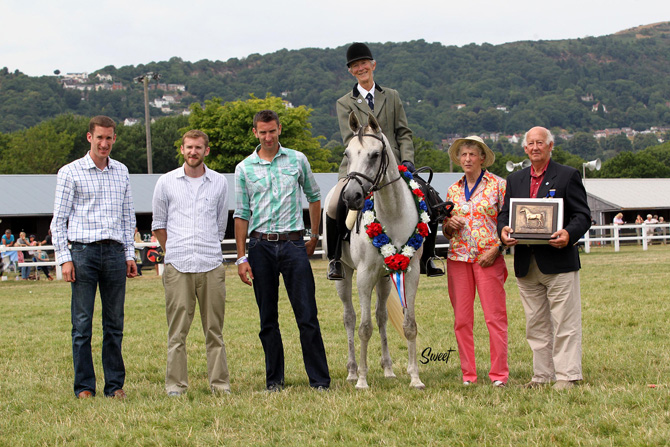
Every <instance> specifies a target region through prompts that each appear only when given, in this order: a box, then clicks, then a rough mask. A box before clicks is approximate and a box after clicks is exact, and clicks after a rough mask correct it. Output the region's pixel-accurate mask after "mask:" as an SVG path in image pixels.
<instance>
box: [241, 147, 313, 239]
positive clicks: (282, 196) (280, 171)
mask: <svg viewBox="0 0 670 447" xmlns="http://www.w3.org/2000/svg"><path fill="white" fill-rule="evenodd" d="M259 148H260V145H259V146H257V147H256V150H255V151H254V153H253V154H251V155H249V156H248V157H247V158H245V159H244V160H242V162H240V163H239V164H238V165H237V166H236V167H235V202H236V205H235V213H234V214H233V217H235V218H240V219H244V220H247V221H249V232H251V231H259V232H261V233H288V232H289V231H299V230H302V229H304V228H305V224H304V222H303V214H302V198H301V195H300V192H301V191H300V190H301V189H302V190H303V191H304V193H305V197H307V201H308V202H310V203H312V202H316V201H317V200H321V190H320V189H319V185H318V184H317V183H316V180H315V179H314V175H313V174H312V168H311V167H310V166H309V161H307V157H305V154H303V153H302V152H298V151H294V150H293V149H288V148H285V147H282V146H281V145H280V146H279V152H277V155H275V157H274V158H273V159H272V161H271V162H268V161H265V160H263V159H262V158H261V157H259V156H258V150H259Z"/></svg>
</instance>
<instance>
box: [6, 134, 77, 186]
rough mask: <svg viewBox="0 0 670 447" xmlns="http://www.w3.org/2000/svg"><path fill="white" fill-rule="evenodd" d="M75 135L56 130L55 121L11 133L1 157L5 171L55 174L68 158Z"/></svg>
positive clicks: (7, 172) (11, 172)
mask: <svg viewBox="0 0 670 447" xmlns="http://www.w3.org/2000/svg"><path fill="white" fill-rule="evenodd" d="M73 144H74V135H72V134H70V133H68V132H66V131H63V132H57V131H56V129H55V127H54V125H53V123H51V122H43V123H41V124H38V125H37V126H34V127H31V128H29V129H26V130H22V131H19V132H15V133H13V134H11V136H10V138H9V142H8V144H6V145H5V148H4V151H3V153H2V156H1V157H0V173H2V174H55V173H56V172H58V169H60V167H61V166H63V165H64V164H65V163H66V162H67V157H68V155H69V153H70V150H71V148H72V146H73Z"/></svg>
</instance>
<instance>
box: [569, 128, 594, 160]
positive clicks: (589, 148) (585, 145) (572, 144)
mask: <svg viewBox="0 0 670 447" xmlns="http://www.w3.org/2000/svg"><path fill="white" fill-rule="evenodd" d="M561 149H563V150H564V151H567V152H569V153H571V154H573V155H578V156H580V157H582V158H586V159H588V160H590V159H592V158H595V157H597V156H598V155H599V149H600V147H599V146H598V142H597V141H596V139H595V137H594V136H593V134H591V133H588V132H577V133H576V134H575V135H574V136H573V137H572V139H570V140H568V141H566V142H565V143H564V144H562V145H561Z"/></svg>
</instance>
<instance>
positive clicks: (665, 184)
mask: <svg viewBox="0 0 670 447" xmlns="http://www.w3.org/2000/svg"><path fill="white" fill-rule="evenodd" d="M584 186H585V187H586V192H587V194H589V195H590V196H594V197H596V198H598V199H600V200H602V201H605V202H609V203H611V204H612V205H613V206H614V207H616V208H620V209H624V210H626V209H632V210H635V209H651V208H670V179H667V178H648V179H647V178H621V179H618V178H602V179H589V178H587V179H586V180H585V181H584Z"/></svg>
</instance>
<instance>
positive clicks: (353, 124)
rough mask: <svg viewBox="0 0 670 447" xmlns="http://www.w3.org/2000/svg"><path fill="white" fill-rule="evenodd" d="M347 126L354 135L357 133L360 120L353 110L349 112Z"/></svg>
mask: <svg viewBox="0 0 670 447" xmlns="http://www.w3.org/2000/svg"><path fill="white" fill-rule="evenodd" d="M349 128H350V129H351V131H352V132H353V133H354V135H355V134H357V133H358V129H360V128H361V122H360V121H358V116H356V112H354V111H353V110H352V111H351V113H349Z"/></svg>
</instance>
